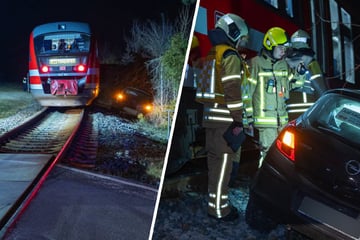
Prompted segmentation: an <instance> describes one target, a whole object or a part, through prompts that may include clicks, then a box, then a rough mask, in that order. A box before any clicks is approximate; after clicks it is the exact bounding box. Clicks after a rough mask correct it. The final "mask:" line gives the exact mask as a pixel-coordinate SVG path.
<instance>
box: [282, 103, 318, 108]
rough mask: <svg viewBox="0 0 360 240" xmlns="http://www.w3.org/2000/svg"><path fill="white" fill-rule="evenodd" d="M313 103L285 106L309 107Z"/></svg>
mask: <svg viewBox="0 0 360 240" xmlns="http://www.w3.org/2000/svg"><path fill="white" fill-rule="evenodd" d="M313 104H314V103H292V104H289V105H287V107H310V106H311V105H313Z"/></svg>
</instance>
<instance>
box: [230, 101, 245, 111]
mask: <svg viewBox="0 0 360 240" xmlns="http://www.w3.org/2000/svg"><path fill="white" fill-rule="evenodd" d="M242 106H243V103H242V102H239V103H233V104H230V103H229V104H227V107H228V108H229V109H241V108H242Z"/></svg>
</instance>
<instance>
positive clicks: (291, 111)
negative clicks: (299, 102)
mask: <svg viewBox="0 0 360 240" xmlns="http://www.w3.org/2000/svg"><path fill="white" fill-rule="evenodd" d="M306 110H308V109H307V108H300V109H293V110H289V111H288V113H298V112H306Z"/></svg>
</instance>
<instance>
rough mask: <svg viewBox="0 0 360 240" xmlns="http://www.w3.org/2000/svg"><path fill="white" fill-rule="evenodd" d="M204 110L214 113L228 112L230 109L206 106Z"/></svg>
mask: <svg viewBox="0 0 360 240" xmlns="http://www.w3.org/2000/svg"><path fill="white" fill-rule="evenodd" d="M205 111H207V112H215V113H227V114H230V111H229V110H227V109H223V108H221V109H220V108H206V109H205Z"/></svg>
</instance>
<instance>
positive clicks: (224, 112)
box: [196, 44, 243, 128]
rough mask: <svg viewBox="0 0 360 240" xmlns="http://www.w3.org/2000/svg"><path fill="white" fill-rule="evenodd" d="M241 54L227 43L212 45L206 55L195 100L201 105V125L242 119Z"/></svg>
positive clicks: (222, 123) (217, 125)
mask: <svg viewBox="0 0 360 240" xmlns="http://www.w3.org/2000/svg"><path fill="white" fill-rule="evenodd" d="M241 67H242V65H241V57H240V56H239V54H238V52H237V50H236V49H235V48H232V47H230V46H229V45H226V44H218V45H215V46H213V47H212V48H211V49H210V51H209V54H208V55H207V57H206V59H205V61H204V65H203V70H202V71H201V73H200V75H199V78H198V83H197V93H196V100H197V101H198V102H200V103H203V104H204V112H203V124H202V125H203V127H206V128H216V127H221V126H229V125H230V124H231V122H233V121H236V122H239V123H241V122H242V109H243V103H242V97H241V91H240V87H241V83H242V75H241V74H239V73H240V72H242V71H241Z"/></svg>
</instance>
